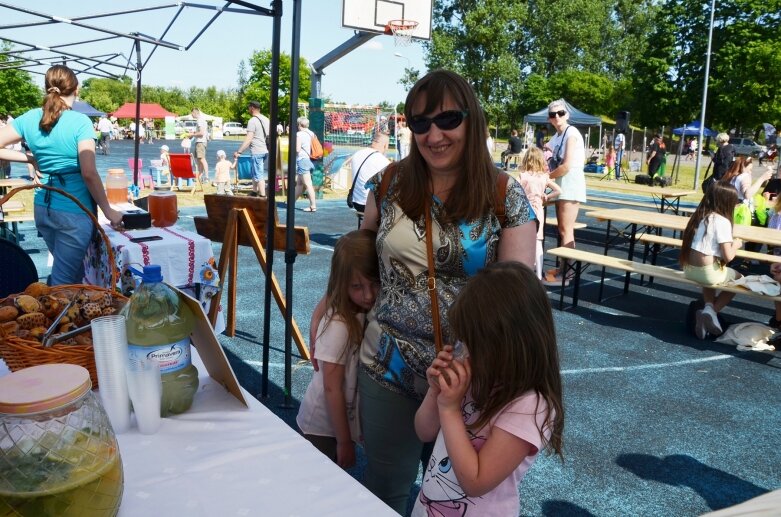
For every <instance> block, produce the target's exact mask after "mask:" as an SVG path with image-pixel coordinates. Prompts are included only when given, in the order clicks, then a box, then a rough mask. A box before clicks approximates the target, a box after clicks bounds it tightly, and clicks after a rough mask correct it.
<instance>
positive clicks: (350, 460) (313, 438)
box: [296, 230, 380, 468]
mask: <svg viewBox="0 0 781 517" xmlns="http://www.w3.org/2000/svg"><path fill="white" fill-rule="evenodd" d="M375 237H376V234H375V233H374V232H372V231H370V230H355V231H352V232H350V233H347V234H345V235H344V236H342V237H341V238H340V239H339V240H338V241H337V243H336V246H335V247H334V254H333V257H332V259H331V275H330V277H329V279H328V290H327V292H326V303H327V310H326V314H325V316H323V318H322V319H321V320H320V323H319V325H318V328H317V338H316V340H315V346H314V347H313V352H312V353H313V355H314V358H315V360H317V361H319V368H317V369H316V370H315V373H314V376H313V377H312V381H311V382H310V384H309V387H308V388H307V390H306V394H305V395H304V400H303V401H302V402H301V408H300V409H299V411H298V417H297V418H296V423H298V427H299V429H301V432H302V433H303V434H304V437H305V438H306V439H307V440H309V441H310V442H312V444H313V445H314V446H315V447H317V448H318V449H319V450H320V451H321V452H322V453H323V454H325V455H326V456H328V457H329V458H331V459H332V460H333V461H334V462H336V463H337V464H338V465H339V466H340V467H342V468H348V467H351V466H353V465H354V464H355V444H356V443H359V442H361V441H362V440H361V432H360V427H359V425H358V350H359V348H360V345H361V340H362V339H363V330H364V319H365V315H366V313H367V312H368V311H369V310H370V309H371V308H372V307H373V306H374V301H375V300H376V299H377V293H378V291H379V287H380V273H379V263H378V259H377V250H376V248H375Z"/></svg>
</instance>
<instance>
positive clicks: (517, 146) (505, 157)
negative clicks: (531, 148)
mask: <svg viewBox="0 0 781 517" xmlns="http://www.w3.org/2000/svg"><path fill="white" fill-rule="evenodd" d="M521 150H523V142H522V141H521V138H520V137H519V136H518V130H517V129H513V130H512V131H510V138H509V139H508V140H507V149H505V150H504V151H502V166H503V167H504V170H507V166H508V162H509V161H510V158H509V156H510V155H511V154H521Z"/></svg>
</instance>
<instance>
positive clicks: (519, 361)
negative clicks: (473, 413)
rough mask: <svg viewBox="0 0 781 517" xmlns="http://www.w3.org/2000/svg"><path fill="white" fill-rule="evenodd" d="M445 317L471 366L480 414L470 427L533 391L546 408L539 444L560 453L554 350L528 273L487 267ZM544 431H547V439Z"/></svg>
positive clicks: (543, 306) (541, 298)
mask: <svg viewBox="0 0 781 517" xmlns="http://www.w3.org/2000/svg"><path fill="white" fill-rule="evenodd" d="M497 300H502V303H496V301H497ZM448 319H449V321H450V326H451V333H452V336H453V338H454V339H459V340H461V341H463V342H464V343H465V344H466V346H467V349H468V350H469V356H470V361H471V364H472V383H471V386H470V390H471V393H472V398H473V399H474V401H475V404H476V406H477V408H478V409H479V411H480V416H479V418H478V419H477V421H476V422H475V423H474V424H473V425H471V427H472V428H474V429H478V428H480V427H482V426H483V425H485V424H486V423H487V422H488V421H489V420H490V419H491V418H492V417H494V416H495V415H496V414H497V413H499V411H501V410H502V408H504V407H505V406H506V405H507V404H509V403H510V402H512V401H513V400H514V399H516V398H518V397H519V396H521V395H523V394H524V393H526V392H528V391H534V392H536V393H537V394H538V395H539V396H540V397H541V398H543V399H544V400H545V402H546V403H547V406H548V414H547V415H546V416H545V422H544V423H543V425H542V427H541V428H540V429H539V431H540V436H541V437H543V443H545V447H544V448H545V449H546V450H547V451H548V452H555V453H556V454H558V455H560V456H561V455H562V433H563V430H564V405H563V403H562V386H561V374H560V372H559V351H558V347H557V345H556V331H555V329H554V326H553V313H552V312H551V307H550V303H549V302H548V296H547V294H546V292H545V289H544V288H543V287H542V284H541V283H540V281H539V279H538V278H537V277H536V276H535V274H534V272H533V271H532V270H531V269H529V268H528V267H527V266H525V265H523V264H521V263H519V262H498V263H494V264H491V265H489V266H488V267H486V268H484V269H482V270H481V271H480V272H478V273H477V274H476V275H475V276H474V277H472V278H471V279H470V280H469V282H467V284H466V286H465V287H464V289H463V290H462V291H461V293H460V294H459V296H458V298H457V299H456V301H455V302H454V303H453V305H452V306H451V308H450V310H449V311H448ZM544 429H548V430H550V439H548V440H545V438H544V434H543V430H544Z"/></svg>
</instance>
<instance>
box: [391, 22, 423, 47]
mask: <svg viewBox="0 0 781 517" xmlns="http://www.w3.org/2000/svg"><path fill="white" fill-rule="evenodd" d="M417 28H418V22H416V21H413V20H391V21H389V22H388V25H386V26H385V33H386V34H393V40H394V44H395V45H396V46H397V47H408V46H409V44H410V43H412V35H413V34H414V33H415V30H416V29H417Z"/></svg>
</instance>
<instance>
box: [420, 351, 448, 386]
mask: <svg viewBox="0 0 781 517" xmlns="http://www.w3.org/2000/svg"><path fill="white" fill-rule="evenodd" d="M452 360H453V347H452V346H450V345H445V346H444V347H442V350H441V351H440V352H439V353H438V354H437V356H436V357H435V358H434V361H433V362H432V363H431V366H429V367H428V368H427V369H426V380H428V386H429V388H431V389H432V390H433V391H434V393H435V394H439V378H440V377H441V373H442V370H443V369H445V368H447V367H448V366H450V362H451V361H452Z"/></svg>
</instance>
